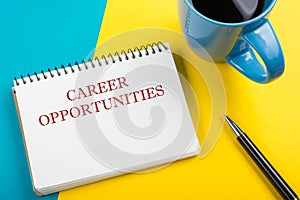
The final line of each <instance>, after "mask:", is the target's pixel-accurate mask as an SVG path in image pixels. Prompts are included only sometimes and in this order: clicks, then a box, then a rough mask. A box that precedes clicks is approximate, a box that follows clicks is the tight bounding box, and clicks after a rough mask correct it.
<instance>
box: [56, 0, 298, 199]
mask: <svg viewBox="0 0 300 200" xmlns="http://www.w3.org/2000/svg"><path fill="white" fill-rule="evenodd" d="M270 21H271V23H272V25H273V28H274V29H275V31H276V33H277V36H278V38H279V40H280V42H281V45H282V48H283V51H284V55H285V63H286V69H285V72H284V74H283V76H281V77H280V78H279V79H277V80H275V81H274V82H272V83H269V84H265V85H261V84H257V83H254V82H252V81H250V80H248V79H246V78H245V77H243V76H242V75H241V74H239V73H238V72H237V71H236V70H234V69H233V68H232V67H230V66H229V65H228V64H225V63H224V64H218V69H219V71H220V73H221V75H222V78H223V82H224V87H225V89H226V98H227V99H226V102H227V104H226V112H227V114H228V115H229V116H230V117H231V118H232V119H233V120H235V121H236V122H237V123H238V124H239V125H240V126H241V127H242V128H243V129H244V131H245V132H247V133H248V135H249V137H251V138H252V140H253V141H254V143H256V145H257V146H258V147H259V148H260V150H261V151H262V152H263V153H264V154H265V156H266V157H267V158H268V159H269V161H270V162H271V163H272V164H273V165H274V166H275V168H276V169H277V170H278V171H279V172H280V174H281V175H282V176H283V177H284V178H285V180H286V181H287V182H288V183H289V184H290V186H291V187H292V188H293V189H294V190H295V191H296V193H299V194H300V170H299V169H300V145H299V144H300V131H299V130H300V120H299V119H300V106H299V104H300V84H299V80H300V67H299V58H300V55H299V53H298V52H299V51H298V48H299V47H300V40H299V38H298V37H299V35H300V27H299V26H300V4H299V0H278V1H277V4H276V5H275V7H274V9H273V11H272V13H271V15H270ZM143 27H162V28H168V29H173V30H176V31H180V28H179V22H178V14H177V2H176V1H160V0H143V1H141V0H140V1H138V0H129V1H125V0H108V3H107V7H106V11H105V15H104V19H103V22H102V27H101V30H100V35H99V40H98V44H100V43H101V42H103V41H104V40H107V39H109V38H110V37H112V36H114V35H117V34H119V33H122V32H124V31H128V30H132V29H136V28H143ZM128 48H129V47H128ZM191 83H192V84H193V87H195V88H197V84H196V83H195V82H193V81H191ZM201 120H204V121H205V120H206V121H207V119H201ZM276 198H280V197H279V196H278V194H277V193H276V192H275V191H274V189H273V188H272V186H271V185H270V184H269V183H268V181H267V180H266V179H265V178H264V176H263V175H262V174H261V173H260V171H259V170H258V169H257V168H256V167H255V165H254V164H253V162H252V161H251V160H250V159H249V157H248V156H247V155H246V154H245V153H244V151H243V150H242V148H241V147H240V146H239V145H238V143H237V142H236V141H235V140H234V138H233V136H232V133H231V132H230V129H229V128H228V127H227V126H224V128H223V131H222V132H221V136H220V138H219V140H218V142H217V144H216V146H215V148H214V149H213V150H212V151H211V153H210V154H209V155H208V156H206V157H205V158H204V159H199V157H194V158H189V159H186V160H182V161H178V162H175V163H173V164H172V165H170V166H168V167H166V168H163V169H160V170H156V171H154V172H151V173H142V174H129V175H123V176H120V177H117V178H112V179H109V180H105V181H101V182H97V183H94V184H89V185H86V186H82V187H78V188H75V189H71V190H68V191H64V192H60V194H59V199H60V200H68V199H151V200H152V199H276Z"/></svg>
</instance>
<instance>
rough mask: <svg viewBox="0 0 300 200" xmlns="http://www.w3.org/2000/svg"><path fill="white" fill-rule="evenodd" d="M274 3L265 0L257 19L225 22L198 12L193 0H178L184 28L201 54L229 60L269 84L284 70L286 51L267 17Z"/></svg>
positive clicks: (247, 75) (272, 0)
mask: <svg viewBox="0 0 300 200" xmlns="http://www.w3.org/2000/svg"><path fill="white" fill-rule="evenodd" d="M275 3H276V0H265V4H264V8H263V10H262V12H261V13H260V14H259V15H258V16H256V17H255V18H252V19H250V20H247V21H244V22H238V23H225V22H219V21H215V20H213V19H210V18H208V17H206V16H204V15H203V14H201V13H200V12H198V11H197V10H196V9H195V8H194V6H193V5H192V3H191V0H178V11H179V20H180V25H181V29H182V31H183V32H184V34H185V36H186V39H187V42H188V43H189V45H190V47H191V48H192V49H193V51H194V52H196V53H197V55H199V56H200V57H203V58H205V59H212V60H213V61H215V62H224V61H226V62H227V63H229V64H230V65H232V66H233V67H234V68H235V69H237V70H238V71H239V72H241V73H242V74H244V75H245V76H246V77H248V78H249V79H251V80H253V81H255V82H258V83H267V82H270V81H272V80H274V79H275V78H277V77H279V76H280V75H281V74H282V73H283V71H284V57H283V52H282V49H281V46H280V43H279V41H278V39H277V36H276V34H275V32H274V30H273V28H272V25H271V23H270V21H269V20H268V18H267V15H268V14H269V13H270V11H271V10H272V9H273V7H274V5H275ZM204 51H205V52H204ZM255 51H256V53H257V55H259V56H260V58H261V59H258V58H257V57H256V55H255ZM208 56H209V58H208ZM260 60H262V61H263V62H261V61H260Z"/></svg>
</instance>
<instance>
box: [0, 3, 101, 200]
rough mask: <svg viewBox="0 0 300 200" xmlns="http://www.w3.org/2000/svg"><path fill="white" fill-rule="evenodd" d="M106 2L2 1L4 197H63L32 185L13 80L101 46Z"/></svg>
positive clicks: (0, 155)
mask: <svg viewBox="0 0 300 200" xmlns="http://www.w3.org/2000/svg"><path fill="white" fill-rule="evenodd" d="M105 5H106V1H103V0H85V1H80V0H69V1H66V0H65V1H62V0H43V1H38V0H28V1H22V0H10V1H2V2H1V3H0V25H1V28H0V159H1V160H0V173H1V175H0V177H1V180H0V199H1V200H6V199H8V200H11V199H17V200H23V199H24V200H25V199H26V200H27V199H29V200H31V199H33V200H34V199H47V200H56V199H57V197H58V193H56V194H52V195H47V196H44V197H38V196H36V195H35V194H34V192H33V190H32V186H31V180H30V175H29V170H28V166H27V161H26V156H25V151H24V145H23V141H22V136H21V131H20V126H19V122H18V118H17V113H16V109H15V105H14V102H13V96H12V93H11V88H12V86H13V79H14V77H15V76H16V77H20V75H21V74H22V75H27V73H30V74H33V73H34V72H35V71H36V72H37V73H39V72H40V70H42V69H43V70H47V69H48V68H50V69H53V68H54V67H55V66H57V67H60V66H61V64H65V65H67V64H68V62H71V63H74V62H75V61H77V60H78V61H81V60H82V59H84V58H85V57H86V56H87V55H88V54H89V53H90V51H91V50H93V48H95V45H96V42H97V36H98V33H99V30H100V25H101V22H102V17H103V14H104V9H105ZM35 95H39V94H32V97H33V98H34V96H35ZM42 103H43V102H41V104H42ZM45 106H47V105H45ZM53 148H55V147H53Z"/></svg>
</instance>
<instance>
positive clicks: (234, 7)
mask: <svg viewBox="0 0 300 200" xmlns="http://www.w3.org/2000/svg"><path fill="white" fill-rule="evenodd" d="M192 3H193V5H194V7H195V9H196V10H198V11H199V12H200V13H201V14H203V15H205V16H206V17H208V18H210V19H213V20H216V21H219V22H226V23H237V22H243V21H247V20H249V19H252V18H254V17H256V16H258V15H259V14H260V13H261V12H262V10H263V7H264V4H265V0H192Z"/></svg>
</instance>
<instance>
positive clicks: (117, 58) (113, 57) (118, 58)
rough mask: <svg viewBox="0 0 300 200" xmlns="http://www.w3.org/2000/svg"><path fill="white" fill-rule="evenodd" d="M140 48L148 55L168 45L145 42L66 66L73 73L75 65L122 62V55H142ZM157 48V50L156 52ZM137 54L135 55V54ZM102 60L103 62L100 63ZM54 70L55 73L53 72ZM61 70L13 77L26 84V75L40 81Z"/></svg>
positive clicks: (164, 48) (16, 81) (86, 68)
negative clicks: (47, 73)
mask: <svg viewBox="0 0 300 200" xmlns="http://www.w3.org/2000/svg"><path fill="white" fill-rule="evenodd" d="M154 47H156V48H157V49H155V48H154ZM142 50H144V51H145V55H146V56H149V55H150V54H155V53H158V52H162V51H163V50H168V47H167V46H166V45H164V44H163V43H162V42H156V43H155V42H154V43H152V44H146V46H144V45H142V46H141V47H139V48H138V47H135V48H133V49H128V50H127V52H126V51H125V50H122V51H121V52H120V53H118V52H115V53H114V54H111V53H109V54H108V56H104V55H103V56H102V57H101V59H99V58H98V57H95V58H94V60H92V59H90V58H89V59H88V62H85V61H84V60H82V62H81V64H83V66H84V68H82V67H81V66H80V64H79V63H78V62H77V61H76V62H75V63H74V65H72V64H71V63H69V64H68V65H67V67H68V68H70V69H71V73H74V72H75V71H76V67H77V69H78V71H82V70H83V69H85V70H89V66H91V67H92V68H95V67H97V65H98V66H99V67H101V66H104V63H105V65H108V64H109V63H110V62H111V63H116V62H123V59H124V58H122V55H123V56H125V60H129V59H136V58H137V57H143V54H142V52H141V51H142ZM157 50H158V52H157ZM136 54H137V55H136ZM101 61H102V62H104V63H101ZM88 64H90V65H88ZM60 69H61V70H62V71H63V74H68V73H70V71H69V72H68V70H67V69H66V67H65V66H64V65H61V68H60ZM55 71H56V73H55ZM46 72H49V75H50V76H47V75H46ZM61 75H62V72H61V71H60V70H59V69H58V68H57V67H54V69H53V70H50V68H48V69H47V71H43V70H41V73H40V74H38V73H37V72H34V73H33V75H30V74H29V73H28V74H27V75H26V76H25V77H24V76H23V75H21V76H20V78H19V79H17V78H16V77H15V78H14V81H15V83H16V85H17V86H19V85H20V84H22V83H23V84H27V83H28V81H26V80H25V79H26V77H28V79H29V82H31V83H32V82H34V81H40V80H42V79H48V78H54V77H55V76H61ZM33 77H35V79H33Z"/></svg>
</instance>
